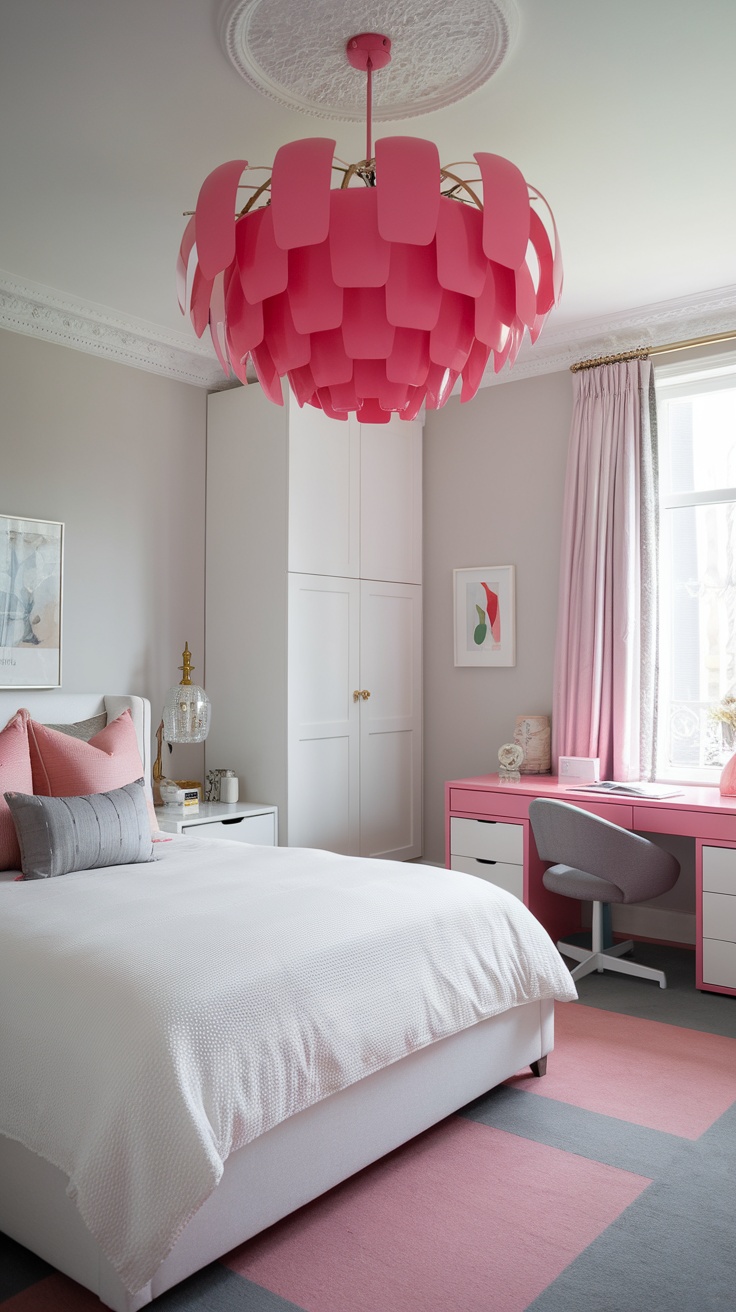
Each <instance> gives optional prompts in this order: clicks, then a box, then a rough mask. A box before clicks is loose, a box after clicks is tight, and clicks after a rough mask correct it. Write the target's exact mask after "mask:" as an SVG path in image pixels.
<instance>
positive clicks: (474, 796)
mask: <svg viewBox="0 0 736 1312" xmlns="http://www.w3.org/2000/svg"><path fill="white" fill-rule="evenodd" d="M530 801H531V797H529V796H524V795H522V794H520V793H512V792H504V791H502V790H501V789H498V790H496V791H494V790H493V789H492V788H451V789H450V810H451V811H467V812H468V813H469V814H470V815H498V812H499V811H500V812H501V814H502V815H518V816H519V817H520V819H522V820H525V819H526V817H527V816H528V814H529V803H530Z"/></svg>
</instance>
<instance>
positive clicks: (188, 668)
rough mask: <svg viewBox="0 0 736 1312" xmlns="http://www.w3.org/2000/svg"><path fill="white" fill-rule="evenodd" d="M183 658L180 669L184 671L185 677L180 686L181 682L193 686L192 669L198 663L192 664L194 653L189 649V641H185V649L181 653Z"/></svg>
mask: <svg viewBox="0 0 736 1312" xmlns="http://www.w3.org/2000/svg"><path fill="white" fill-rule="evenodd" d="M181 660H182V663H181V665H180V666H179V669H180V670H181V671H182V673H183V675H184V677H183V679H181V680H180V686H181V684H185V685H186V686H188V687H191V683H192V680H191V677H190V676H191V673H192V670H195V669H196V668H197V667H196V665H192V653H191V652H190V650H189V643H188V642H185V643H184V650H183V652H182V654H181Z"/></svg>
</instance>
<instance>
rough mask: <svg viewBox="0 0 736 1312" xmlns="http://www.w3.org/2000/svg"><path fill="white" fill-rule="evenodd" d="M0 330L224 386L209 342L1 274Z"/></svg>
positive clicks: (185, 379)
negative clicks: (168, 330)
mask: <svg viewBox="0 0 736 1312" xmlns="http://www.w3.org/2000/svg"><path fill="white" fill-rule="evenodd" d="M0 328H6V329H8V331H9V332H13V333H24V334H26V336H28V337H40V338H44V339H45V340H46V341H50V342H57V343H58V344H59V345H61V346H69V347H71V349H72V350H74V351H85V352H87V353H88V354H89V355H99V356H102V357H104V358H105V359H106V360H114V361H116V362H117V363H118V364H126V365H130V366H132V367H133V368H134V369H145V370H146V371H147V372H148V373H154V374H163V375H164V377H166V378H175V379H177V380H178V381H179V382H183V383H192V384H193V385H194V386H195V387H206V388H209V389H211V390H214V389H216V388H219V387H222V386H223V384H225V385H226V379H225V378H224V377H223V373H222V369H221V368H220V365H219V363H218V360H217V357H216V355H215V352H214V350H213V349H212V347H211V346H210V345H209V342H204V343H200V342H199V341H197V339H196V338H195V337H192V336H190V335H189V334H184V333H176V332H167V331H166V330H165V329H163V328H158V327H157V326H156V325H155V324H151V323H147V322H146V321H145V320H143V319H134V318H132V317H131V316H128V315H123V314H117V313H115V312H114V311H112V310H108V309H107V308H106V307H105V306H102V305H95V304H94V303H92V302H89V301H83V300H80V299H79V298H78V297H76V296H69V295H66V294H64V293H62V292H57V291H54V290H53V288H51V287H44V286H42V285H41V284H39V283H32V282H22V281H21V280H20V279H19V278H15V277H14V276H13V275H12V274H9V273H5V272H3V271H2V270H0Z"/></svg>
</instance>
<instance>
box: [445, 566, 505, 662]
mask: <svg viewBox="0 0 736 1312" xmlns="http://www.w3.org/2000/svg"><path fill="white" fill-rule="evenodd" d="M452 574H453V596H454V606H455V664H456V665H476V666H482V667H487V666H502V665H507V666H508V665H515V664H516V568H515V566H514V565H479V566H477V567H474V568H472V569H455V570H453V571H452Z"/></svg>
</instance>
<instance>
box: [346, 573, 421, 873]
mask: <svg viewBox="0 0 736 1312" xmlns="http://www.w3.org/2000/svg"><path fill="white" fill-rule="evenodd" d="M360 587H361V593H360V598H361V607H360V633H361V641H360V690H361V699H360V854H361V856H376V857H391V858H394V859H396V860H409V859H410V858H412V857H417V856H420V855H421V850H422V848H421V843H422V720H421V714H422V676H421V669H422V666H421V656H422V649H421V641H422V590H421V588H420V587H418V586H416V585H412V584H400V583H380V582H379V583H374V582H366V581H363V582H361V585H360ZM366 694H368V695H366Z"/></svg>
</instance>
